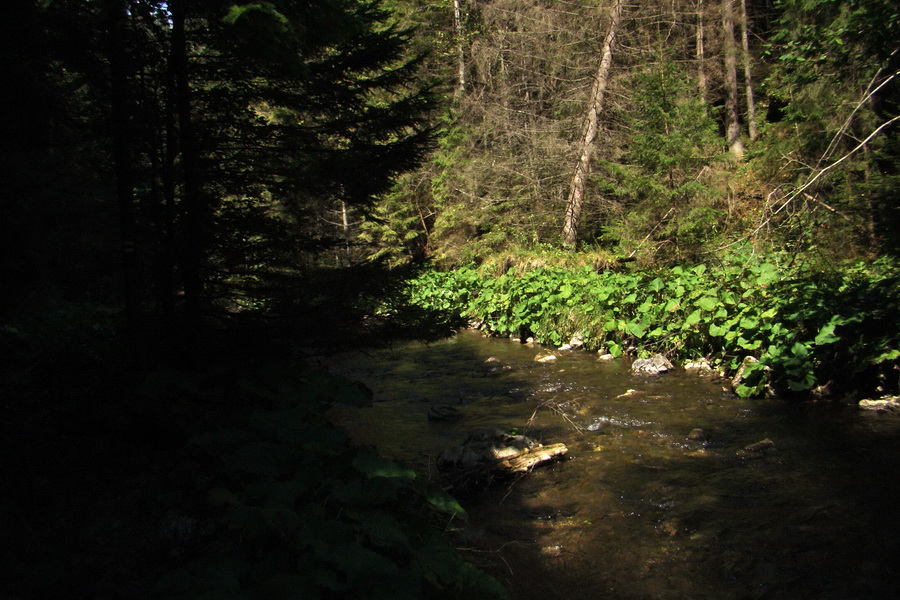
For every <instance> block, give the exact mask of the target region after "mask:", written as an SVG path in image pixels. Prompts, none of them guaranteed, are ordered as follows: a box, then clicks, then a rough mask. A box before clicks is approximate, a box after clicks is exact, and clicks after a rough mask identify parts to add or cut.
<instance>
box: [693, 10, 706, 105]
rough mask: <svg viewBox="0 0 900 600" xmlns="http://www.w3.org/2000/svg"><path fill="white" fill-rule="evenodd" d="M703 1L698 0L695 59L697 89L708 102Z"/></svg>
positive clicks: (704, 100)
mask: <svg viewBox="0 0 900 600" xmlns="http://www.w3.org/2000/svg"><path fill="white" fill-rule="evenodd" d="M703 12H704V11H703V0H697V30H696V34H695V57H696V59H697V88H698V92H699V93H700V99H701V100H702V101H703V102H704V103H705V102H706V89H707V87H708V84H707V82H706V48H705V47H704V39H703V38H704V36H705V33H706V32H705V31H704V15H703Z"/></svg>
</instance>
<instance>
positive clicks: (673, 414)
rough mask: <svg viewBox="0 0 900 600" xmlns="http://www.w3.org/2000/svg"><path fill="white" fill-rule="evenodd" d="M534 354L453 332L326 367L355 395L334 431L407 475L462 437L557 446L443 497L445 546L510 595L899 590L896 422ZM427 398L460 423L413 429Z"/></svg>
mask: <svg viewBox="0 0 900 600" xmlns="http://www.w3.org/2000/svg"><path fill="white" fill-rule="evenodd" d="M542 350H543V349H542V348H540V347H537V346H528V345H523V344H519V343H516V342H512V341H510V340H506V339H492V338H488V337H484V336H482V335H481V334H479V333H477V332H471V331H464V332H461V333H460V334H459V335H457V336H455V337H454V338H451V339H448V340H444V341H441V342H438V343H435V344H430V345H424V344H411V345H407V346H403V347H398V348H395V349H394V350H391V351H380V352H377V353H370V354H360V355H355V356H353V357H350V358H347V359H345V360H343V361H342V362H341V363H340V364H339V365H338V366H337V368H336V371H338V372H341V373H343V374H345V375H347V376H350V377H352V378H354V379H358V380H360V381H363V382H364V383H366V384H367V385H368V386H369V387H371V388H372V390H373V391H374V392H375V400H376V402H375V405H374V406H373V407H372V408H369V409H364V410H363V411H360V412H359V413H357V414H353V415H351V416H349V417H348V418H347V424H348V427H349V428H350V429H351V430H352V431H353V433H354V435H355V436H357V437H358V438H359V439H361V440H363V441H365V442H369V443H373V444H375V445H377V446H378V447H379V448H380V449H381V450H382V452H383V453H385V454H386V455H389V456H393V457H396V458H400V459H403V460H404V461H406V462H408V463H411V464H413V465H414V466H416V467H417V468H419V470H420V471H421V472H429V471H431V472H433V470H434V463H435V459H436V457H437V455H438V454H439V453H440V452H441V451H442V450H443V449H445V448H447V447H449V446H452V445H454V444H456V443H459V442H460V441H462V440H463V439H464V438H465V436H466V433H467V432H468V431H471V430H473V429H479V428H486V427H499V428H503V429H515V430H516V431H518V432H519V433H526V434H528V435H530V436H532V437H536V438H538V439H540V440H541V441H543V442H545V443H554V442H564V443H566V444H567V445H568V447H569V449H570V450H569V458H568V460H566V461H563V462H560V463H557V464H555V465H552V466H549V467H540V468H538V469H536V470H535V471H534V472H533V473H531V474H529V475H527V476H526V477H522V478H520V479H517V480H515V481H511V482H505V483H500V484H495V485H494V486H493V487H491V488H489V489H488V490H486V491H482V492H479V493H477V494H470V495H466V496H464V497H463V498H462V499H463V502H464V505H465V506H466V508H467V510H468V511H469V512H470V519H469V522H468V523H467V524H466V525H464V526H463V528H462V531H461V538H460V545H461V546H462V547H463V548H464V552H465V553H467V556H468V557H469V558H470V559H472V560H474V561H475V562H478V563H479V564H482V565H484V566H485V567H486V568H488V569H489V570H490V571H491V572H492V573H493V574H494V575H496V576H497V577H498V578H500V579H502V580H503V581H505V582H506V583H508V584H509V585H510V586H511V588H512V590H513V598H515V599H531V598H541V599H555V598H559V599H573V600H574V599H581V598H584V599H588V598H590V599H601V598H610V599H625V598H628V599H638V598H640V599H644V598H646V599H657V598H659V599H682V598H684V599H687V598H691V599H694V598H697V599H700V598H711V599H718V598H722V599H730V598H735V599H737V598H778V599H782V598H784V599H789V598H790V599H794V598H810V599H819V598H822V599H853V598H859V599H872V598H896V597H900V591H898V590H900V570H898V568H897V567H898V566H900V565H898V563H900V516H898V515H900V506H898V499H900V473H898V459H900V419H898V418H897V417H891V416H876V415H867V414H861V413H860V412H859V411H858V409H856V407H855V406H852V405H849V404H843V403H831V404H818V405H813V404H796V403H794V404H791V403H786V402H784V401H761V400H744V399H740V398H737V397H735V396H734V395H732V394H730V393H728V392H727V391H725V389H724V384H723V382H722V381H718V380H709V379H702V378H700V377H697V376H694V375H689V374H687V373H684V372H683V371H677V372H673V373H668V374H665V375H661V376H637V375H632V374H631V373H630V372H629V368H628V367H629V365H628V363H627V362H626V361H623V360H617V361H613V362H609V363H606V362H599V361H598V360H597V358H596V355H593V354H589V353H585V352H577V351H576V352H557V354H558V355H559V359H558V360H557V361H556V362H555V363H549V364H543V363H537V362H535V361H534V357H535V356H536V355H537V354H538V353H539V352H540V351H542ZM433 403H442V404H450V405H453V406H456V407H457V408H458V409H459V411H460V412H461V413H462V414H463V415H464V418H463V419H462V420H461V421H459V422H456V423H431V422H429V421H428V420H427V418H426V415H427V411H428V408H429V406H430V405H431V404H433ZM695 428H700V429H702V430H703V431H704V432H705V434H706V436H708V439H706V440H703V439H691V436H690V433H691V431H692V430H694V429H695ZM694 437H696V436H694ZM766 438H768V439H770V440H771V441H772V442H774V448H772V449H771V450H769V451H767V452H764V453H760V454H754V453H745V452H741V451H742V449H744V448H745V447H746V446H747V445H748V444H752V443H755V442H758V441H760V440H763V439H766Z"/></svg>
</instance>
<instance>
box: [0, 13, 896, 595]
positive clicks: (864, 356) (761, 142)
mask: <svg viewBox="0 0 900 600" xmlns="http://www.w3.org/2000/svg"><path fill="white" fill-rule="evenodd" d="M5 9H6V10H5V13H4V16H5V19H4V25H5V28H4V35H3V36H2V37H3V40H2V44H3V56H4V60H3V62H2V71H0V76H2V80H3V82H4V88H5V89H6V90H7V96H8V97H9V100H10V102H9V103H8V104H9V105H10V106H11V107H12V110H10V111H9V112H8V114H7V117H6V119H4V123H3V145H2V156H0V161H2V164H3V165H4V166H5V167H6V168H5V173H6V175H7V176H6V179H5V181H4V184H5V185H4V189H5V198H6V199H7V201H6V202H5V203H4V209H3V215H2V218H0V239H2V243H3V250H2V253H0V265H2V266H3V272H4V293H3V294H2V296H0V318H2V320H0V348H2V350H3V355H4V357H5V360H4V363H3V364H2V365H0V377H2V387H0V393H2V409H0V410H2V419H0V422H2V432H0V433H2V439H3V445H4V446H3V453H2V454H3V456H4V463H3V467H4V473H6V474H7V478H6V481H7V483H8V486H7V487H8V488H9V489H10V490H11V491H10V492H9V493H8V494H7V495H6V496H4V498H3V500H2V506H3V508H4V514H9V515H12V517H11V518H10V519H8V520H7V522H6V523H5V524H4V526H3V530H2V531H3V534H2V535H3V537H2V541H3V542H4V547H6V548H11V549H12V551H11V552H9V553H7V554H8V556H9V557H11V558H10V559H9V560H5V561H4V564H3V571H2V573H0V575H2V576H3V581H4V584H3V587H4V589H3V592H4V593H6V592H7V589H6V588H8V590H9V594H11V595H12V596H13V597H40V598H48V597H57V596H58V597H67V598H75V597H91V598H104V597H117V598H122V597H134V598H145V597H148V595H149V594H151V593H152V590H154V589H155V590H156V593H158V594H160V595H163V596H166V597H171V596H172V595H176V594H175V591H173V590H177V591H178V592H179V593H181V594H182V595H184V596H186V597H187V596H190V597H201V596H203V595H204V594H205V595H206V597H217V598H219V597H229V595H231V596H235V597H237V596H239V595H241V594H246V593H250V592H251V591H252V592H253V593H256V594H260V595H263V596H265V597H270V596H271V597H279V594H282V595H285V594H289V593H303V594H308V595H309V596H310V597H315V596H316V594H319V595H320V596H322V597H332V596H334V597H384V595H391V596H392V597H415V596H417V595H428V597H441V595H442V594H443V595H444V596H447V597H457V596H460V595H465V596H466V597H468V595H469V594H470V593H474V591H473V590H474V589H475V588H478V589H481V590H483V591H484V594H485V595H488V596H492V595H496V594H497V593H498V590H496V589H495V587H494V584H493V583H492V582H491V581H489V580H487V579H485V578H483V577H482V576H481V575H479V574H478V573H477V572H476V571H474V570H473V569H471V568H470V567H468V566H466V565H465V564H464V563H462V562H461V561H459V559H458V558H456V556H455V554H454V553H453V551H452V548H451V547H450V546H449V545H448V544H447V543H446V542H445V541H442V538H440V537H439V535H438V531H440V529H441V528H442V527H443V526H444V525H445V523H446V519H448V518H450V517H449V515H452V514H455V513H456V514H457V515H458V513H459V507H458V506H456V505H455V504H454V503H453V502H452V501H451V500H450V499H448V498H446V497H445V496H443V495H442V494H440V493H439V492H438V491H435V490H434V489H433V488H432V487H430V486H429V485H428V484H427V483H426V482H424V481H423V480H422V479H421V477H419V476H416V475H414V474H413V473H411V472H409V471H407V470H406V469H405V468H403V467H402V466H400V465H395V464H393V463H388V462H385V461H382V460H381V459H379V458H378V457H377V456H375V455H373V454H371V453H370V452H369V451H367V450H362V449H359V448H355V447H353V446H352V445H351V444H350V443H349V442H348V441H347V440H346V439H345V438H343V437H342V435H341V434H340V433H339V432H338V431H337V430H336V429H335V428H333V427H332V426H331V425H329V424H328V422H327V419H326V416H325V415H326V413H327V408H328V407H329V406H330V405H332V404H334V403H342V402H350V403H352V402H358V401H361V398H360V396H359V390H356V389H355V388H354V387H353V386H352V385H349V384H346V382H339V381H335V380H331V379H328V378H323V377H322V376H320V375H317V374H314V373H312V372H310V371H308V370H304V369H303V368H301V366H300V364H299V363H300V362H301V361H299V360H294V359H299V358H303V357H308V356H310V355H311V354H317V353H318V354H322V353H327V352H330V351H332V350H334V349H335V348H336V347H337V346H343V347H346V346H354V345H360V344H365V343H369V342H371V341H372V340H376V339H378V340H385V339H388V340H389V339H392V338H393V337H395V336H398V335H401V334H402V335H414V336H422V337H424V336H431V335H436V334H440V333H442V332H446V331H448V330H447V329H441V324H449V323H452V321H453V319H454V318H456V317H458V316H460V315H464V316H465V317H468V318H477V319H480V320H482V321H483V322H484V323H485V326H486V328H487V329H489V330H490V331H492V332H496V333H503V334H508V333H514V334H518V335H528V334H532V335H534V336H536V337H538V338H539V339H541V340H542V341H545V342H547V343H550V344H554V345H555V344H559V343H562V342H565V341H566V340H567V338H569V337H570V336H571V335H573V334H575V333H578V334H580V335H582V336H583V337H584V340H585V342H586V344H587V346H588V347H589V348H590V349H601V348H605V349H607V350H608V351H609V352H611V353H613V354H620V353H626V352H627V353H634V354H640V353H648V352H664V353H666V354H668V355H670V356H672V357H673V358H694V357H700V356H705V357H708V358H710V359H712V360H713V361H714V362H715V363H716V364H717V366H719V367H721V368H724V369H726V370H733V369H735V368H737V366H738V365H739V364H740V363H741V362H742V361H743V359H744V356H747V355H752V356H755V357H757V358H759V359H760V361H759V363H756V364H755V366H752V367H751V368H750V369H749V371H747V372H745V377H744V379H743V381H742V383H741V385H740V386H739V387H738V391H739V393H741V394H745V395H755V394H760V393H765V392H767V391H774V392H777V393H781V394H785V393H806V392H809V391H817V392H818V393H824V390H826V389H829V388H830V389H831V390H832V391H833V393H837V392H843V391H853V390H857V391H859V392H860V393H869V392H870V391H876V390H875V388H879V387H880V388H881V390H880V391H881V392H883V393H886V392H896V391H897V390H896V384H897V382H896V374H895V372H894V371H893V370H892V369H893V368H894V366H895V365H896V364H898V352H900V346H898V339H897V337H898V336H897V334H896V333H895V332H894V331H893V329H892V326H893V323H895V322H896V316H897V311H898V307H900V293H898V287H897V275H898V273H897V267H896V266H895V262H894V259H893V258H892V257H893V256H894V255H895V254H896V251H897V248H898V246H900V227H898V225H900V215H898V212H897V210H898V207H900V199H898V196H897V189H898V186H897V181H898V179H897V178H898V171H900V144H898V131H900V129H898V127H897V124H896V122H897V121H898V120H900V111H898V104H900V85H898V78H897V76H898V72H900V71H898V70H900V52H898V46H897V40H898V39H900V17H898V12H897V7H896V3H895V2H893V1H891V0H852V1H846V2H833V1H831V0H760V1H757V0H743V1H742V2H740V3H738V2H736V1H735V0H706V1H704V0H675V1H674V2H668V1H667V2H662V1H659V2H644V3H640V5H630V4H626V3H624V2H622V1H621V0H590V1H584V2H545V1H539V0H490V1H485V2H474V1H473V0H469V1H465V0H454V1H453V2H450V1H449V0H306V1H301V0H270V1H266V2H246V3H245V2H235V1H234V0H191V1H189V0H169V1H168V2H166V1H162V0H11V1H10V2H7V3H6V5H5ZM738 248H740V249H741V250H740V251H737V249H738ZM429 261H430V263H431V264H432V265H434V266H435V267H436V268H434V269H433V270H427V269H426V270H425V271H420V270H419V267H420V266H421V265H422V263H426V262H429ZM410 272H413V273H419V274H420V275H419V278H418V279H417V280H415V283H414V285H413V287H411V288H405V287H404V283H403V280H404V279H405V278H406V277H407V275H408V273H410ZM404 290H406V291H404ZM436 325H437V327H435V326H436ZM838 366H839V367H840V368H839V369H838V368H837V367H838ZM837 371H840V372H841V373H842V374H843V375H844V377H842V378H841V379H840V380H836V379H835V380H833V377H832V374H833V373H834V372H837ZM832 380H833V381H832ZM829 383H830V385H829ZM293 425H296V428H295V427H293ZM458 516H459V515H458ZM313 525H315V527H314V526H313ZM324 542H327V543H324ZM336 552H339V556H338V555H337V554H335V553H336ZM25 572H29V573H35V575H34V577H33V578H23V577H22V576H21V574H22V573H25ZM166 573H169V574H168V575H165V574H166ZM369 573H375V575H372V576H369Z"/></svg>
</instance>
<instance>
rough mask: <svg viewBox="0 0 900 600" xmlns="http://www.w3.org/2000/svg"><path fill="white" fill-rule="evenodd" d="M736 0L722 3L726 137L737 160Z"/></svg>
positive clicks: (740, 155) (740, 154) (739, 155)
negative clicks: (734, 4)
mask: <svg viewBox="0 0 900 600" xmlns="http://www.w3.org/2000/svg"><path fill="white" fill-rule="evenodd" d="M733 3H734V0H723V2H722V34H723V35H722V45H723V51H724V55H725V74H724V77H725V91H726V96H725V137H726V141H727V142H728V151H729V152H731V154H732V156H734V157H735V158H738V159H739V158H743V156H744V150H745V149H744V142H743V141H742V140H741V121H740V112H739V110H738V82H737V47H736V46H737V45H736V43H735V39H734V6H733Z"/></svg>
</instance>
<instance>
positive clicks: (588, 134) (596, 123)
mask: <svg viewBox="0 0 900 600" xmlns="http://www.w3.org/2000/svg"><path fill="white" fill-rule="evenodd" d="M623 4H624V2H623V0H615V2H614V4H613V7H612V14H611V15H610V23H609V29H608V30H607V32H606V38H605V39H604V40H603V49H602V51H601V55H600V66H599V67H598V68H597V74H596V75H595V77H594V86H593V89H592V90H591V101H590V102H591V104H590V107H589V109H588V115H587V124H586V125H585V128H584V135H583V136H582V138H581V156H580V157H579V158H578V163H576V165H575V173H574V174H573V176H572V184H571V186H570V188H569V198H568V201H567V202H566V215H565V223H564V224H563V232H562V236H563V244H564V245H565V246H568V247H573V248H574V247H575V244H576V243H577V241H578V225H579V222H580V221H581V212H582V209H583V207H584V182H585V179H586V178H587V174H588V173H590V169H591V156H592V155H593V152H594V139H595V138H596V137H597V131H598V129H599V127H600V112H601V111H602V110H603V98H604V96H605V95H606V87H607V85H608V84H609V69H610V67H611V66H612V49H613V44H614V43H615V40H616V34H617V33H618V30H619V21H620V19H621V16H622V6H623Z"/></svg>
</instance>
